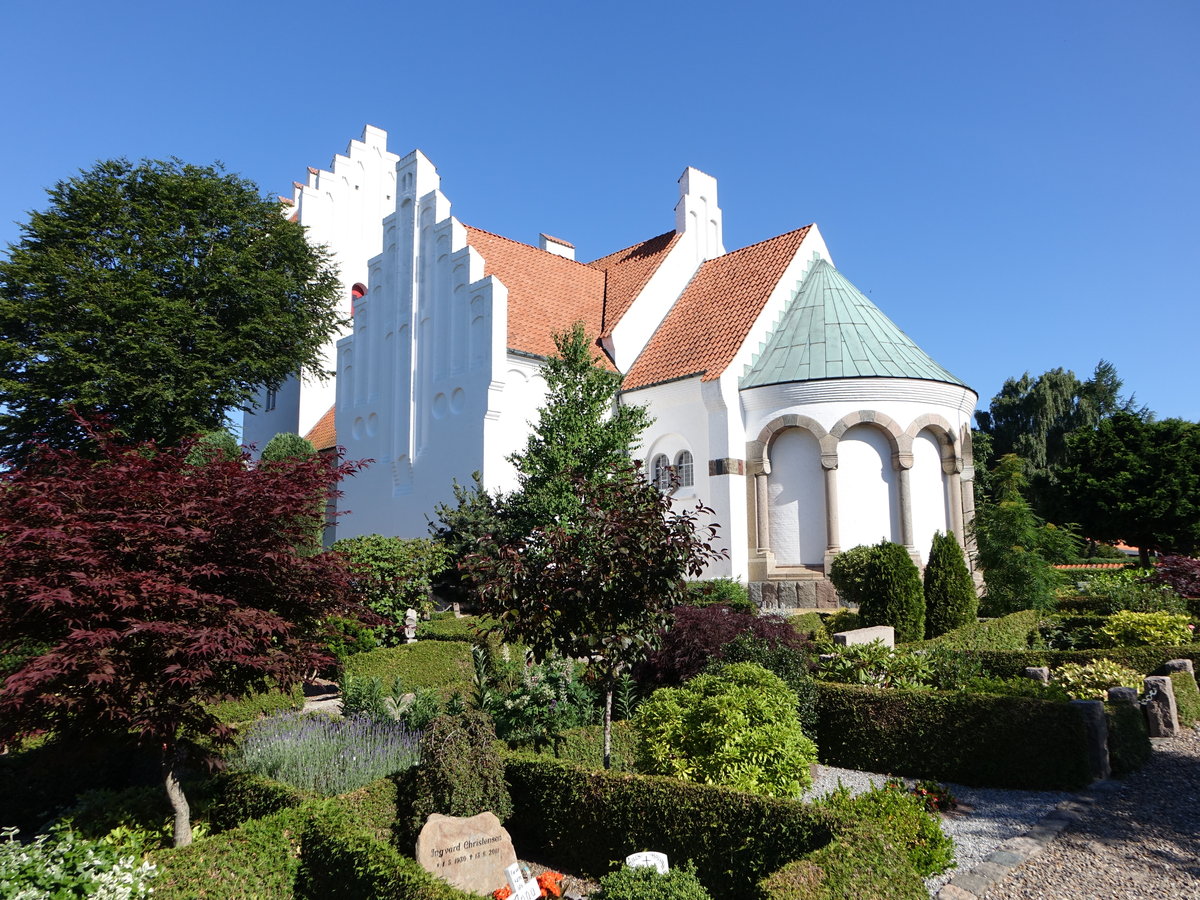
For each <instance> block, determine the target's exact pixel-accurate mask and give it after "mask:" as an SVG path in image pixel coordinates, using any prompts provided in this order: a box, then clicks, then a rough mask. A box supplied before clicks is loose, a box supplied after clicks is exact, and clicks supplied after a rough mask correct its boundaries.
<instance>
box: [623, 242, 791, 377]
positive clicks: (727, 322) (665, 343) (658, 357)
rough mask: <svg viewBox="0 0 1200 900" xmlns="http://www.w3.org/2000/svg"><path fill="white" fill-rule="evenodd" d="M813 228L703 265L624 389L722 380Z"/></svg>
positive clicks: (662, 325)
mask: <svg viewBox="0 0 1200 900" xmlns="http://www.w3.org/2000/svg"><path fill="white" fill-rule="evenodd" d="M811 227H812V226H811V225H806V226H805V227H804V228H800V229H797V230H796V231H789V232H788V233H787V234H781V235H779V236H778V237H774V238H771V239H770V240H766V241H762V242H761V243H758V244H751V245H750V246H749V247H743V248H742V249H741V250H734V251H733V252H732V253H726V254H725V255H724V256H718V257H717V258H716V259H711V260H709V261H708V262H706V263H704V265H702V266H701V267H700V270H699V271H698V272H697V273H696V275H695V277H694V278H692V280H691V282H690V283H689V284H688V286H687V288H686V289H685V290H684V292H683V295H682V296H681V297H680V298H679V300H678V301H677V302H676V303H675V305H674V306H673V307H672V308H671V312H670V313H668V314H667V318H666V319H665V320H664V321H663V323H662V324H661V325H660V326H659V327H658V331H656V332H655V333H654V337H652V338H651V339H650V343H648V344H647V345H646V349H645V350H643V351H642V353H641V355H640V356H638V358H637V360H636V361H635V362H634V364H633V366H632V367H631V368H630V370H629V372H628V373H627V374H626V375H625V382H624V384H623V385H622V388H623V389H624V390H627V391H629V390H636V389H637V388H642V387H648V386H649V385H652V384H659V383H661V382H664V381H671V380H672V379H675V378H683V377H685V376H688V375H702V376H703V380H704V381H711V380H712V379H714V378H717V377H719V376H720V374H721V373H722V372H724V371H725V368H726V367H727V366H728V365H729V363H730V362H731V361H732V360H733V357H734V355H735V354H736V353H737V351H738V349H739V348H740V347H741V346H742V344H743V343H745V340H746V335H747V334H748V333H749V332H750V327H751V326H752V325H753V324H754V321H755V319H757V318H758V315H759V313H761V312H762V308H763V306H764V305H766V302H767V298H768V297H770V295H771V291H772V290H774V288H775V285H777V284H778V283H779V279H780V278H781V277H783V272H784V270H785V269H786V268H787V266H788V264H789V263H790V262H791V261H792V258H793V257H795V255H796V251H797V250H799V249H800V242H801V241H803V240H804V236H805V235H807V234H808V230H809V228H811Z"/></svg>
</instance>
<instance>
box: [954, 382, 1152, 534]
mask: <svg viewBox="0 0 1200 900" xmlns="http://www.w3.org/2000/svg"><path fill="white" fill-rule="evenodd" d="M1121 387H1122V382H1121V379H1120V378H1119V377H1118V376H1117V370H1116V367H1115V366H1113V364H1112V363H1110V362H1107V361H1106V360H1103V359H1102V360H1100V362H1098V363H1097V364H1096V368H1095V371H1094V372H1093V373H1092V377H1091V378H1089V379H1087V380H1086V381H1081V380H1080V379H1079V378H1078V377H1076V375H1075V373H1074V372H1072V371H1070V370H1068V369H1062V368H1058V369H1051V370H1049V371H1047V372H1043V373H1042V374H1041V375H1039V376H1037V377H1036V378H1033V377H1031V376H1030V374H1029V373H1028V372H1026V373H1025V374H1024V375H1022V376H1021V377H1020V378H1009V379H1008V380H1007V381H1005V382H1004V386H1003V387H1001V389H1000V392H999V393H998V394H996V396H995V397H993V398H992V401H991V404H990V405H989V408H988V410H987V411H984V410H979V411H978V412H976V414H975V418H976V420H977V421H978V423H979V431H980V432H982V434H983V435H986V438H985V439H983V440H980V439H978V438H977V439H976V441H975V445H976V448H977V449H978V450H982V451H984V453H983V454H978V453H977V455H976V464H977V465H984V464H986V460H985V459H984V458H983V457H984V456H987V455H989V454H990V456H992V457H994V458H996V459H999V458H1000V457H1002V456H1005V455H1007V454H1009V453H1014V454H1016V455H1017V456H1019V457H1020V458H1021V460H1022V462H1023V464H1024V471H1025V477H1026V480H1027V485H1026V488H1025V491H1026V494H1027V496H1028V497H1029V499H1030V502H1031V503H1032V504H1033V507H1034V510H1035V511H1036V512H1037V513H1038V514H1039V515H1041V516H1042V517H1043V518H1048V519H1052V520H1054V521H1060V520H1061V518H1062V515H1063V510H1062V505H1061V491H1060V490H1059V486H1058V482H1059V473H1060V471H1061V469H1062V467H1063V465H1064V464H1065V461H1066V454H1067V437H1068V435H1070V434H1071V433H1073V432H1075V431H1076V430H1079V429H1085V430H1086V429H1091V428H1094V427H1095V426H1096V425H1097V424H1098V423H1099V422H1101V421H1103V420H1104V419H1106V418H1108V417H1110V416H1112V415H1114V414H1115V413H1117V412H1128V413H1133V414H1136V415H1140V416H1143V417H1145V416H1146V415H1147V414H1148V413H1147V411H1146V410H1145V409H1138V408H1136V406H1135V403H1134V399H1133V397H1124V396H1122V394H1121ZM984 475H985V477H984V479H983V482H984V483H986V482H987V481H988V477H987V473H984Z"/></svg>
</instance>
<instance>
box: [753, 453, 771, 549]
mask: <svg viewBox="0 0 1200 900" xmlns="http://www.w3.org/2000/svg"><path fill="white" fill-rule="evenodd" d="M767 488H768V484H767V474H766V473H765V472H759V473H758V474H757V475H755V476H754V521H755V524H756V525H757V527H758V551H759V553H761V552H762V551H764V550H769V549H770V548H771V509H770V502H771V501H770V493H769V492H768V490H767Z"/></svg>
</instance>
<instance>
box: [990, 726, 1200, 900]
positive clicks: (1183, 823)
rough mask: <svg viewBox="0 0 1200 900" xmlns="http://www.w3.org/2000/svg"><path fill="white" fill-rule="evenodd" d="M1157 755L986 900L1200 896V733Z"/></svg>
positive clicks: (1163, 745) (1179, 899) (1164, 744)
mask: <svg viewBox="0 0 1200 900" xmlns="http://www.w3.org/2000/svg"><path fill="white" fill-rule="evenodd" d="M1154 745H1155V746H1154V756H1153V758H1152V759H1151V761H1150V762H1149V763H1148V764H1147V765H1146V766H1145V767H1144V768H1143V769H1141V771H1139V772H1135V773H1134V774H1133V775H1130V776H1129V777H1128V778H1126V779H1124V781H1123V786H1122V788H1121V789H1120V790H1119V791H1116V792H1115V793H1113V794H1111V795H1110V796H1108V797H1106V798H1105V799H1104V800H1103V801H1101V802H1099V803H1097V804H1096V805H1094V806H1092V807H1090V808H1088V809H1087V810H1086V812H1084V814H1083V815H1082V816H1081V818H1080V819H1079V820H1078V821H1076V822H1074V823H1072V824H1070V825H1068V826H1067V827H1066V828H1065V829H1064V830H1063V831H1062V832H1061V833H1060V834H1059V836H1058V837H1057V838H1055V839H1054V840H1053V841H1051V842H1050V844H1049V846H1047V847H1046V848H1045V849H1044V850H1042V852H1041V853H1039V854H1038V855H1037V856H1035V857H1033V859H1031V860H1029V861H1028V862H1026V863H1025V864H1024V865H1022V866H1021V867H1020V868H1018V869H1015V870H1014V871H1013V872H1012V874H1011V875H1009V876H1008V877H1007V878H1005V879H1004V880H1003V881H1001V882H999V883H998V884H996V885H995V886H994V887H993V888H992V889H991V890H989V891H988V892H987V893H986V894H984V900H1079V898H1089V900H1090V898H1095V900H1164V898H1165V900H1197V898H1200V731H1195V730H1190V729H1189V730H1187V731H1185V732H1184V733H1183V734H1182V735H1181V736H1179V737H1175V738H1163V739H1156V740H1155V741H1154Z"/></svg>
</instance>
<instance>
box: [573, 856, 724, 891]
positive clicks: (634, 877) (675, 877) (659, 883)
mask: <svg viewBox="0 0 1200 900" xmlns="http://www.w3.org/2000/svg"><path fill="white" fill-rule="evenodd" d="M594 896H595V898H596V900H711V897H712V895H711V894H709V892H708V891H706V890H705V889H704V885H702V884H701V883H700V879H699V878H697V877H696V867H695V866H694V865H692V864H690V863H684V864H683V865H681V866H680V865H676V866H672V867H671V868H670V869H669V870H668V871H667V872H666V873H664V874H659V872H658V870H657V869H655V868H654V867H653V866H638V867H636V868H635V867H633V866H621V868H619V869H617V870H616V871H615V872H610V873H609V874H608V875H605V876H604V877H603V878H601V879H600V890H599V891H598V892H597V893H596V894H595V895H594Z"/></svg>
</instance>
